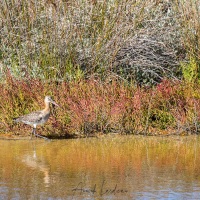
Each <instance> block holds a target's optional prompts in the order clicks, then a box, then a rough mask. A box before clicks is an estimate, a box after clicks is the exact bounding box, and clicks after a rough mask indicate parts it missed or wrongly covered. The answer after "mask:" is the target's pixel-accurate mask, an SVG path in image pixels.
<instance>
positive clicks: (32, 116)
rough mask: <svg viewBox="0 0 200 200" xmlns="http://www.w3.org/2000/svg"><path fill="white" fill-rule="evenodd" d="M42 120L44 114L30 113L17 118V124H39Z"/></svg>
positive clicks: (38, 112) (39, 112)
mask: <svg viewBox="0 0 200 200" xmlns="http://www.w3.org/2000/svg"><path fill="white" fill-rule="evenodd" d="M41 119H42V112H41V111H36V112H32V113H29V114H27V115H23V116H21V117H19V118H17V119H16V120H15V121H16V122H24V123H34V122H35V123H37V122H39V121H40V120H41Z"/></svg>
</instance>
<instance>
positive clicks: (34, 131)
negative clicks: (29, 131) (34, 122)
mask: <svg viewBox="0 0 200 200" xmlns="http://www.w3.org/2000/svg"><path fill="white" fill-rule="evenodd" d="M33 134H34V135H35V137H39V138H43V139H45V140H48V138H47V137H44V136H41V135H38V134H37V133H36V128H33Z"/></svg>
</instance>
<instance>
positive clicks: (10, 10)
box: [0, 0, 200, 85]
mask: <svg viewBox="0 0 200 200" xmlns="http://www.w3.org/2000/svg"><path fill="white" fill-rule="evenodd" d="M199 7H200V6H199V1H193V0H189V1H182V0H180V1H179V0H178V1H174V0H164V1H157V0H155V1H143V0H136V1H133V0H128V1H127V0H120V1H115V0H114V1H113V0H109V1H101V0H99V1H92V0H91V1H90V0H84V1H79V0H78V1H73V0H69V1H63V0H59V1H54V0H48V1H46V0H39V1H29V0H13V1H10V0H5V1H3V2H2V4H1V5H0V16H1V19H0V33H1V39H0V59H1V62H2V64H3V65H2V66H6V68H7V67H9V69H10V70H11V73H12V75H14V76H15V77H23V76H26V74H27V73H28V74H29V75H30V76H31V77H32V78H41V79H54V80H73V79H74V78H76V77H77V76H78V77H81V78H82V77H85V78H88V77H92V76H98V77H100V78H102V79H106V77H108V76H109V78H111V79H112V78H113V77H116V76H117V77H120V78H121V79H125V80H133V81H136V82H137V83H139V84H146V85H152V84H157V83H159V82H160V81H161V80H162V79H163V77H168V78H169V77H171V78H174V79H180V78H181V75H182V67H180V66H182V65H183V66H187V67H188V68H190V63H189V64H188V63H185V62H186V61H190V60H193V61H195V63H196V66H197V72H198V73H199V69H198V68H199V61H198V60H199V48H198V46H199V41H200V40H199V34H200V33H199V30H200V28H199V27H200V20H199V17H198V16H199V15H198V13H199ZM1 73H2V72H1Z"/></svg>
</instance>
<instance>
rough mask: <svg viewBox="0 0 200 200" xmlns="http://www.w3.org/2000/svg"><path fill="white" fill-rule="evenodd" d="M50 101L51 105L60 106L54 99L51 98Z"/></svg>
mask: <svg viewBox="0 0 200 200" xmlns="http://www.w3.org/2000/svg"><path fill="white" fill-rule="evenodd" d="M51 103H52V104H53V105H55V106H58V107H60V106H59V105H58V104H57V103H56V102H55V101H53V100H51Z"/></svg>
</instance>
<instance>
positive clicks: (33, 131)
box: [31, 127, 36, 140]
mask: <svg viewBox="0 0 200 200" xmlns="http://www.w3.org/2000/svg"><path fill="white" fill-rule="evenodd" d="M35 130H36V128H35V127H33V130H32V132H31V140H32V138H33V134H34V135H35Z"/></svg>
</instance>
